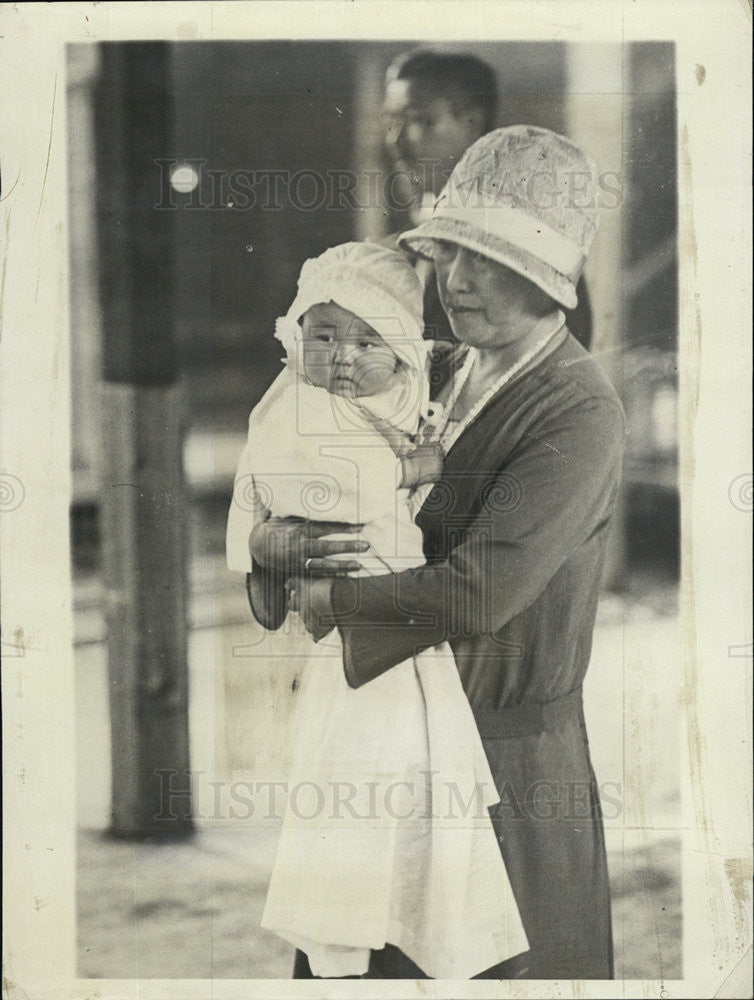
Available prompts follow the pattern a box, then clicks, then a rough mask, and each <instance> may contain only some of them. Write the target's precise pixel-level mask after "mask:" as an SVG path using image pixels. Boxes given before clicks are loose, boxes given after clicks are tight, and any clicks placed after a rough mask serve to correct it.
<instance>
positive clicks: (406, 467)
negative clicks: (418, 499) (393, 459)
mask: <svg viewBox="0 0 754 1000" xmlns="http://www.w3.org/2000/svg"><path fill="white" fill-rule="evenodd" d="M400 462H401V481H400V484H399V485H400V487H401V488H402V489H409V488H410V489H414V488H415V487H417V486H423V485H424V484H425V483H433V482H435V480H436V479H438V478H439V476H440V473H441V472H442V464H443V453H442V448H441V447H440V446H439V444H420V445H417V447H416V448H414V449H413V451H410V452H408V453H407V454H406V455H402V456H401V459H400Z"/></svg>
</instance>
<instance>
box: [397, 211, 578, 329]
mask: <svg viewBox="0 0 754 1000" xmlns="http://www.w3.org/2000/svg"><path fill="white" fill-rule="evenodd" d="M436 240H446V241H447V242H449V243H457V244H458V245H459V246H462V247H466V248H467V249H468V250H473V251H474V252H475V253H481V254H483V255H484V256H485V257H489V258H490V260H494V261H496V262H497V263H498V264H504V265H505V266H506V267H509V268H511V270H513V271H515V272H516V273H517V274H520V275H521V276H522V277H523V278H527V279H528V280H529V281H531V282H532V283H533V284H535V285H536V286H537V287H538V288H541V289H542V291H543V292H545V293H546V294H547V295H549V296H550V298H552V299H554V300H555V301H556V302H557V303H559V304H560V305H562V306H563V307H564V308H566V309H575V308H576V306H577V305H578V298H577V296H576V287H575V285H574V283H573V281H572V280H571V278H569V277H568V276H567V275H565V274H561V273H560V272H559V271H556V270H555V269H554V268H553V267H550V265H549V264H545V263H543V262H542V261H541V260H538V259H537V258H536V257H532V256H531V254H528V253H526V252H525V251H523V250H521V249H520V248H519V247H516V246H514V245H513V244H512V243H508V242H506V241H505V240H503V239H500V237H498V236H495V235H493V234H492V233H485V232H481V231H480V230H479V229H478V228H477V227H476V226H474V225H471V224H469V223H465V222H460V221H458V220H456V219H443V218H442V217H441V216H440V217H437V218H433V219H428V220H427V221H426V222H423V223H422V224H421V225H420V226H417V228H416V229H410V230H409V231H408V232H406V233H401V235H400V236H399V237H398V245H399V246H402V247H406V248H408V249H409V250H412V251H413V252H414V253H416V254H418V255H419V256H420V257H426V258H427V260H433V259H434V256H435V246H434V244H435V241H436Z"/></svg>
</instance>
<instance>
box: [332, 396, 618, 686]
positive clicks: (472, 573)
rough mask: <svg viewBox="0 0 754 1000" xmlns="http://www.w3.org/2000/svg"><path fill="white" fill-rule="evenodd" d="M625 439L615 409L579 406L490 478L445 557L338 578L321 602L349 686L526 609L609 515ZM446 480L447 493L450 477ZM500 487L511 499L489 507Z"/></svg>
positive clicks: (542, 428)
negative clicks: (339, 642)
mask: <svg viewBox="0 0 754 1000" xmlns="http://www.w3.org/2000/svg"><path fill="white" fill-rule="evenodd" d="M622 444H623V419H622V413H621V411H620V408H619V406H618V404H617V403H616V402H614V401H612V400H610V399H588V400H585V401H584V402H582V403H579V404H576V405H574V406H572V407H571V408H570V409H568V410H566V411H565V412H562V413H559V414H557V415H556V416H555V417H553V418H552V419H551V420H550V421H549V422H548V423H547V424H544V423H542V424H540V425H539V426H538V427H537V428H536V434H533V433H530V434H529V435H527V436H526V437H525V439H524V440H523V441H522V442H521V444H520V445H519V447H518V448H517V449H516V452H515V454H514V455H513V456H512V458H511V461H510V462H509V463H508V464H507V465H506V467H505V469H504V471H502V472H500V471H498V472H496V473H493V474H492V475H491V477H490V484H489V486H488V487H487V489H486V491H485V492H486V499H485V500H484V502H483V505H482V510H481V512H480V514H479V515H478V517H477V518H476V520H475V521H474V523H473V524H472V525H471V527H470V528H469V529H468V530H467V531H465V532H464V535H463V540H462V541H461V543H460V544H459V545H458V546H457V547H455V548H454V549H453V550H452V551H451V553H450V555H449V556H448V558H447V559H446V560H445V561H444V562H442V563H440V564H433V565H429V566H423V567H419V568H418V569H410V570H406V571H404V572H402V573H397V574H388V575H386V576H382V577H372V578H359V579H346V580H335V581H333V582H332V587H331V591H330V593H329V594H328V597H329V599H330V601H331V605H332V612H333V619H334V621H335V623H336V624H338V626H339V628H340V632H341V635H342V637H343V644H344V665H345V670H346V676H347V679H348V682H349V684H350V685H351V686H352V687H359V686H360V685H361V684H364V683H366V682H367V681H369V680H371V679H372V678H374V677H376V676H378V675H379V674H381V673H383V672H384V671H385V670H387V669H389V668H390V667H392V666H395V665H396V664H398V663H401V662H403V661H404V660H406V659H407V658H408V657H410V656H411V655H413V654H414V653H416V652H419V651H420V650H421V649H425V648H427V647H428V646H433V645H436V644H437V643H439V642H442V641H444V640H446V639H449V638H453V637H454V636H462V635H474V634H476V635H479V634H490V633H493V632H496V631H498V630H499V629H501V628H502V627H503V626H504V625H505V624H506V623H507V622H509V621H510V620H511V619H512V618H514V617H515V616H516V615H518V614H520V613H521V612H522V611H524V610H526V608H528V607H529V606H530V605H531V604H532V603H533V602H534V601H535V600H536V598H537V597H538V596H539V595H540V594H541V592H542V591H543V590H544V588H545V587H546V586H547V584H548V582H549V581H550V579H551V578H552V577H553V575H554V574H555V573H556V572H557V570H558V569H559V567H560V566H561V565H562V564H563V562H564V561H565V560H566V559H567V558H568V557H569V556H571V555H572V554H573V553H574V552H575V551H576V550H577V549H578V548H579V547H580V546H581V545H583V544H584V543H585V542H586V541H587V540H588V538H589V537H590V536H591V535H592V534H593V533H594V532H596V531H597V530H598V529H599V528H600V527H602V526H604V525H605V523H606V522H607V521H608V520H609V517H610V514H611V511H612V505H613V500H614V496H615V492H616V489H617V483H618V480H619V475H620V464H621V455H622ZM480 471H481V470H474V472H475V474H478V473H479V472H480ZM464 474H465V475H468V471H466V472H465V473H461V476H463V475H464ZM443 482H445V483H446V484H447V485H449V486H450V488H452V484H453V480H452V476H447V475H446V477H445V478H444V480H443ZM511 484H515V492H516V495H517V497H518V500H519V502H518V504H517V506H515V509H511V504H510V496H511ZM498 490H499V493H500V497H504V498H507V502H503V503H501V502H496V491H498ZM498 500H499V498H498ZM451 528H452V525H451Z"/></svg>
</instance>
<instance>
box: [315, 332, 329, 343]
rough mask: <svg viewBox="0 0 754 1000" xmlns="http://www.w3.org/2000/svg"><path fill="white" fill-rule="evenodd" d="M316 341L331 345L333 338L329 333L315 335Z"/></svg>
mask: <svg viewBox="0 0 754 1000" xmlns="http://www.w3.org/2000/svg"><path fill="white" fill-rule="evenodd" d="M314 339H315V340H319V341H321V342H322V343H323V344H329V343H330V341H331V340H332V337H331V336H330V334H329V333H315V335H314Z"/></svg>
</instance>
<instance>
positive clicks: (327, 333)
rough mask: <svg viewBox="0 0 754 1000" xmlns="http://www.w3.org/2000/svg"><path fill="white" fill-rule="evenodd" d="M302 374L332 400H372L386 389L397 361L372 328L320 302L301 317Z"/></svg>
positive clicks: (345, 311) (397, 363)
mask: <svg viewBox="0 0 754 1000" xmlns="http://www.w3.org/2000/svg"><path fill="white" fill-rule="evenodd" d="M302 326H303V331H304V344H303V351H304V358H303V360H304V371H305V372H306V376H307V378H308V379H309V381H310V382H311V383H312V384H313V385H317V386H320V387H321V388H323V389H327V391H328V392H331V393H333V394H335V395H336V396H349V397H351V398H356V397H359V396H374V395H376V394H377V393H379V392H383V391H385V390H386V389H388V388H389V386H390V382H391V380H392V379H393V378H395V375H396V372H397V371H398V369H399V368H400V361H399V360H398V357H397V356H396V354H395V353H394V352H393V351H392V350H391V348H390V347H389V346H388V345H387V344H386V343H385V341H384V340H383V339H382V337H381V336H380V335H379V333H377V331H376V330H375V329H373V327H371V326H370V325H369V324H368V323H366V322H365V321H364V320H363V319H359V317H358V316H356V315H354V313H352V312H348V310H347V309H343V308H342V307H341V306H339V305H336V303H335V302H320V303H318V304H317V305H314V306H311V307H310V308H309V309H307V310H306V312H305V313H304V317H303V322H302Z"/></svg>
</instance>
